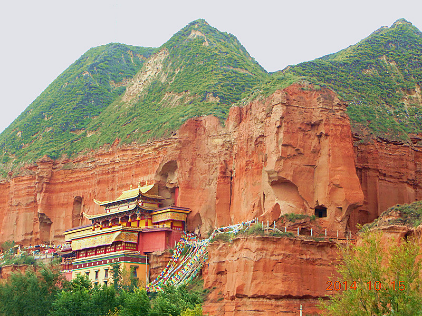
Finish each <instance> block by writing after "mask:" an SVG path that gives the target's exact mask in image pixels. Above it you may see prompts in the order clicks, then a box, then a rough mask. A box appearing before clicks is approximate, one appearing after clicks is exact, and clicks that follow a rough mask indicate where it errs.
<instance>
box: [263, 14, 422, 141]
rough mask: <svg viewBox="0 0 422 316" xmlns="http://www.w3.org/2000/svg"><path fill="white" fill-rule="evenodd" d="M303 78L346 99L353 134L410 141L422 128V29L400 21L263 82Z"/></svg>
mask: <svg viewBox="0 0 422 316" xmlns="http://www.w3.org/2000/svg"><path fill="white" fill-rule="evenodd" d="M298 80H305V81H308V82H311V83H313V84H314V85H315V86H316V87H318V86H325V87H329V88H331V89H332V90H334V91H335V92H337V93H338V95H339V96H340V97H341V98H342V99H343V100H344V101H347V102H348V104H349V106H348V114H349V116H350V119H351V122H352V127H353V130H354V132H355V133H356V134H357V135H360V136H361V137H363V135H372V137H374V136H375V137H380V138H383V139H387V140H393V141H408V140H409V134H411V133H421V132H422V94H421V87H422V33H421V32H420V31H419V30H418V29H417V28H416V27H414V26H413V25H412V24H411V23H409V22H407V21H406V20H404V19H401V20H398V21H396V22H395V23H394V24H393V25H392V26H391V27H382V28H380V29H379V30H377V31H375V32H374V33H372V34H371V35H370V36H368V37H367V38H365V39H363V40H362V41H360V42H359V43H357V44H356V45H352V46H350V47H348V48H346V49H344V50H341V51H340V52H338V53H335V54H331V55H327V56H324V57H321V58H318V59H315V60H313V61H310V62H304V63H301V64H298V65H296V66H291V67H287V68H286V69H285V70H283V71H280V72H277V73H274V74H272V75H271V77H270V79H269V80H268V81H267V82H266V83H265V84H264V85H263V86H261V91H263V92H264V94H265V92H267V93H268V92H272V91H274V90H275V88H276V87H277V86H279V85H286V82H291V81H298Z"/></svg>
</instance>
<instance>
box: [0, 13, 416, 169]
mask: <svg viewBox="0 0 422 316" xmlns="http://www.w3.org/2000/svg"><path fill="white" fill-rule="evenodd" d="M294 82H307V83H311V84H312V85H308V87H310V88H312V89H319V88H320V87H321V86H324V87H328V88H330V89H332V90H334V91H335V92H337V93H338V95H339V96H340V97H341V98H342V99H343V100H344V101H346V102H348V104H349V106H348V114H349V116H350V118H351V122H352V128H353V131H354V132H355V134H356V135H357V136H358V137H359V136H360V137H362V138H365V139H368V138H371V137H379V138H383V139H387V140H394V141H401V142H409V141H410V140H411V134H412V133H421V132H422V124H421V123H422V111H421V109H422V94H421V86H422V33H421V32H420V31H419V30H418V29H417V28H416V27H414V26H413V25H412V24H411V23H409V22H407V21H406V20H403V19H401V20H398V21H397V22H395V23H394V24H393V25H392V26H391V27H383V28H380V29H379V30H377V31H375V32H374V33H372V34H371V35H370V36H368V37H367V38H365V39H363V40H362V41H360V42H359V43H357V44H356V45H352V46H350V47H348V48H346V49H344V50H342V51H340V52H338V53H335V54H331V55H327V56H324V57H321V58H318V59H315V60H313V61H310V62H304V63H301V64H298V65H295V66H289V67H287V68H286V69H284V70H282V71H278V72H275V73H272V74H268V73H267V72H266V71H265V70H264V69H263V68H262V67H261V66H260V65H259V64H258V63H257V62H256V61H255V60H254V59H253V58H252V57H251V56H250V55H249V54H248V52H247V51H246V50H245V48H244V47H243V46H242V45H241V44H240V43H239V41H238V40H237V39H236V37H235V36H233V35H231V34H227V33H224V32H220V31H218V30H217V29H215V28H213V27H211V26H210V25H208V24H207V22H205V21H204V20H196V21H193V22H191V23H190V24H188V25H187V26H186V27H184V28H183V29H182V30H180V31H179V32H177V33H176V34H175V35H173V36H172V37H171V38H170V39H169V40H168V41H167V42H166V43H165V44H163V45H162V46H161V47H159V48H144V47H133V46H128V45H123V44H108V45H104V46H100V47H96V48H93V49H90V50H89V51H88V52H86V53H85V54H84V55H82V57H80V58H79V59H78V60H77V61H76V62H75V63H73V64H72V65H71V66H70V67H69V68H68V69H66V70H65V71H64V72H63V73H62V74H61V75H60V76H59V77H58V78H57V79H56V80H54V81H53V83H51V85H50V86H49V87H48V88H47V89H46V90H45V91H44V92H43V93H42V94H41V95H40V96H39V97H38V98H37V99H36V100H35V101H34V102H33V103H32V104H31V105H30V106H29V107H28V108H27V109H26V110H25V111H24V112H23V113H22V114H21V115H20V116H19V117H18V118H17V119H16V120H15V121H14V122H13V123H12V124H11V125H10V126H9V127H8V128H7V129H6V130H5V131H4V132H3V133H2V134H1V135H0V163H1V166H0V171H1V172H2V173H3V175H5V174H6V172H8V171H10V170H16V167H17V166H19V165H21V164H24V163H26V162H34V161H35V160H37V159H39V158H41V157H42V156H44V155H48V156H50V157H51V158H53V159H56V158H58V157H61V156H62V155H63V154H65V155H67V156H72V155H75V154H78V153H81V152H82V153H83V152H84V151H86V150H90V149H96V148H99V147H101V146H104V145H105V146H107V144H108V145H110V144H112V143H113V142H114V141H115V140H116V139H119V141H120V143H131V142H138V143H143V142H145V141H147V140H149V139H157V138H160V137H167V136H169V135H171V134H172V133H173V132H174V131H175V130H176V129H177V128H179V127H180V125H181V124H183V123H184V122H185V121H186V120H187V119H188V118H191V117H193V116H200V115H208V114H213V115H215V116H217V117H219V118H220V119H225V118H226V117H227V113H228V110H229V108H230V106H231V105H232V104H240V105H241V104H245V103H246V102H247V101H249V100H252V99H254V98H258V97H262V96H266V95H269V94H270V93H272V92H273V91H275V90H276V89H278V88H284V87H286V86H288V85H290V84H292V83H294ZM305 88H306V86H304V89H305Z"/></svg>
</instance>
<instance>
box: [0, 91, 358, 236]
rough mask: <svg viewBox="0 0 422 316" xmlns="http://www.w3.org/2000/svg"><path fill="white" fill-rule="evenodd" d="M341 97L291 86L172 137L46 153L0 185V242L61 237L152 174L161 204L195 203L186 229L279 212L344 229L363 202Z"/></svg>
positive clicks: (186, 127) (204, 119)
mask: <svg viewBox="0 0 422 316" xmlns="http://www.w3.org/2000/svg"><path fill="white" fill-rule="evenodd" d="M352 144H353V143H352V138H351V131H350V123H349V119H348V117H347V115H346V114H345V105H344V104H343V103H341V102H340V101H339V100H338V98H337V97H336V95H335V94H334V93H333V92H332V91H329V90H324V89H322V90H318V91H315V90H312V89H311V87H308V86H299V85H292V86H290V87H288V88H286V89H284V90H282V91H277V92H275V93H274V94H273V95H272V96H270V97H268V98H267V99H265V100H261V101H254V102H252V103H251V104H249V105H247V106H245V107H243V108H239V107H233V108H231V110H230V114H229V117H228V119H227V121H226V124H225V126H224V127H223V126H222V125H221V124H220V122H219V121H218V119H217V118H215V117H211V116H209V117H201V118H194V119H190V120H188V121H187V122H186V123H185V124H184V125H183V126H182V127H181V128H180V129H179V131H178V132H177V134H176V135H175V136H174V137H172V138H169V139H165V140H159V141H155V142H150V143H147V144H144V145H139V146H131V147H120V148H117V147H116V146H114V147H112V148H111V149H109V150H99V151H97V152H92V153H89V154H87V155H85V156H80V157H78V158H77V159H74V160H61V161H51V160H49V159H43V160H41V161H39V162H38V163H37V165H34V166H29V167H26V168H25V169H24V170H23V171H22V175H21V176H17V177H15V178H12V179H10V180H9V181H7V182H3V183H2V184H0V186H1V191H0V241H4V240H8V239H13V240H15V241H16V242H18V243H24V244H30V243H32V244H36V243H40V242H50V241H51V242H54V243H61V242H63V240H64V238H63V231H64V230H66V229H69V228H71V227H74V226H76V225H83V224H86V223H87V221H86V220H85V219H84V218H83V216H82V213H83V212H85V213H88V214H95V213H99V212H101V211H102V210H101V208H100V207H99V206H97V205H96V204H94V202H93V199H94V198H96V199H98V200H111V199H114V198H115V197H117V196H118V195H119V194H120V192H121V191H123V190H126V189H128V188H129V186H130V185H134V186H136V185H137V184H138V183H139V182H141V183H145V182H149V183H151V182H157V183H159V187H160V194H161V195H162V196H164V197H165V198H166V200H165V203H166V204H171V203H176V204H177V205H179V206H185V207H189V208H191V209H192V212H191V214H190V215H189V218H188V228H189V230H195V229H196V230H200V231H201V233H202V234H203V235H204V234H206V232H208V231H209V229H210V228H212V227H217V226H224V225H228V224H231V223H238V222H242V221H246V220H250V219H252V218H255V217H259V218H260V219H261V220H264V221H266V220H268V221H273V220H276V219H277V218H278V217H279V216H280V215H282V214H285V213H292V212H294V213H303V214H308V215H313V214H315V212H316V210H317V211H321V210H322V211H326V215H327V217H324V218H322V219H320V220H319V224H320V225H321V226H322V227H324V228H327V229H329V230H334V231H335V230H339V231H340V233H343V232H345V231H347V230H348V229H349V217H350V215H351V214H352V213H353V212H354V211H355V210H356V209H360V208H361V207H362V206H363V205H364V195H363V191H362V189H361V186H360V183H359V178H358V176H357V174H356V167H355V160H354V157H355V156H354V151H353V145H352Z"/></svg>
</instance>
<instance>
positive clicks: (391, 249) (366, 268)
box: [322, 232, 422, 316]
mask: <svg viewBox="0 0 422 316" xmlns="http://www.w3.org/2000/svg"><path fill="white" fill-rule="evenodd" d="M341 253H342V257H343V261H342V263H341V264H340V265H339V267H338V272H339V274H340V278H337V279H335V280H334V279H333V280H332V281H329V282H328V284H327V286H328V287H327V289H332V290H334V291H336V292H337V294H335V295H334V296H333V297H332V299H331V300H330V301H328V302H325V303H323V304H322V307H323V309H324V311H325V314H326V315H333V316H335V315H350V316H355V315H356V316H361V315H371V316H372V315H403V316H404V315H406V316H407V315H422V295H421V292H420V290H421V274H420V272H421V263H420V261H419V259H420V258H418V256H419V255H420V247H419V240H417V239H416V238H413V239H411V240H408V241H404V240H392V241H389V242H386V241H385V240H384V241H382V240H381V234H380V233H374V232H372V233H368V232H367V233H365V234H364V235H363V236H362V239H361V240H360V241H359V242H358V244H357V245H348V246H345V247H344V248H341Z"/></svg>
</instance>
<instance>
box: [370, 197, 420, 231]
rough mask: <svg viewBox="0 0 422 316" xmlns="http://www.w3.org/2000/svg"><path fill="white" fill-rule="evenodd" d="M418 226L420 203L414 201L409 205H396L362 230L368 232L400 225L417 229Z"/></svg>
mask: <svg viewBox="0 0 422 316" xmlns="http://www.w3.org/2000/svg"><path fill="white" fill-rule="evenodd" d="M420 224H422V201H416V202H413V203H410V204H397V205H395V206H392V207H390V208H389V209H388V210H386V211H385V212H383V213H382V214H381V215H380V216H379V217H378V218H377V219H376V220H374V221H373V222H372V223H368V224H365V225H364V226H363V227H362V230H363V231H368V230H371V229H373V228H377V227H385V226H389V225H401V226H408V227H409V228H412V227H418V226H419V225H420Z"/></svg>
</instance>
